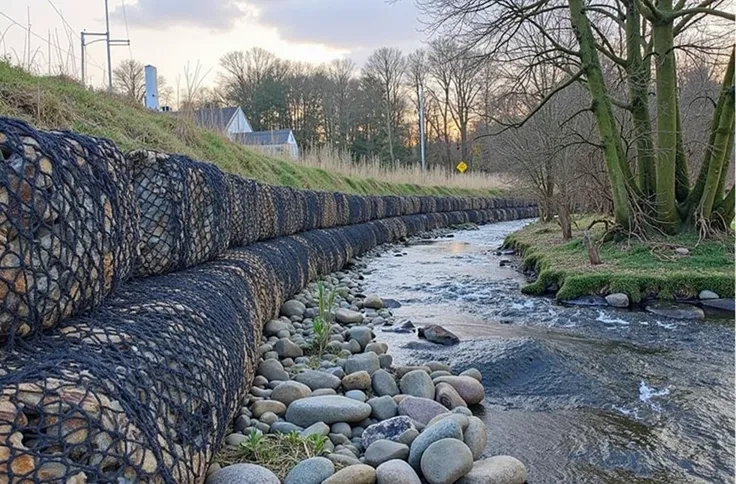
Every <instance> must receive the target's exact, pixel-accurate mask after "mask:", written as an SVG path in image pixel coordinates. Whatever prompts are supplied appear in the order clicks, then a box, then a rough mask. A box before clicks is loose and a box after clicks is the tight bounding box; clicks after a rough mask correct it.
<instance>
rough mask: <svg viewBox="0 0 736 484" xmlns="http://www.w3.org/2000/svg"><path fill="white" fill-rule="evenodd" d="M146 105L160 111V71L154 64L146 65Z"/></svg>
mask: <svg viewBox="0 0 736 484" xmlns="http://www.w3.org/2000/svg"><path fill="white" fill-rule="evenodd" d="M146 107H147V108H148V109H153V110H154V111H158V110H159V109H160V108H159V103H158V71H157V70H156V68H155V67H154V66H146Z"/></svg>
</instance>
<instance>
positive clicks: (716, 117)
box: [687, 50, 734, 215]
mask: <svg viewBox="0 0 736 484" xmlns="http://www.w3.org/2000/svg"><path fill="white" fill-rule="evenodd" d="M733 80H734V51H733V50H732V51H731V58H730V59H729V62H728V67H727V68H726V75H725V76H724V78H723V84H722V86H721V93H720V95H719V97H718V103H717V104H716V108H715V110H714V111H713V120H712V121H711V127H710V137H709V139H708V146H707V147H706V150H705V155H704V156H703V163H702V165H701V167H700V172H699V174H698V179H697V181H696V182H695V186H694V187H693V190H692V191H691V192H690V196H689V197H688V207H687V208H688V214H689V215H692V214H693V213H694V212H695V210H696V209H697V208H698V204H699V203H700V200H701V198H702V197H703V191H704V189H705V181H706V178H707V176H708V171H709V169H710V164H711V161H712V160H713V148H714V146H715V142H716V134H717V133H718V126H719V124H720V121H721V112H722V111H723V107H724V106H725V104H726V103H727V101H728V98H729V95H728V93H729V91H730V90H732V89H733Z"/></svg>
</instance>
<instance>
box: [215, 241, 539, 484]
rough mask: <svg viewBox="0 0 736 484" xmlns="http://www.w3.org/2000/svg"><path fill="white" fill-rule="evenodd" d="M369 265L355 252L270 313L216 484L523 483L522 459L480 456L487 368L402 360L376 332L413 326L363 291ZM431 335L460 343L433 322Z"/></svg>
mask: <svg viewBox="0 0 736 484" xmlns="http://www.w3.org/2000/svg"><path fill="white" fill-rule="evenodd" d="M446 232H447V231H435V232H434V235H435V236H437V235H441V234H443V233H446ZM426 238H427V235H425V236H424V239H426ZM421 239H422V238H421V237H419V238H416V239H414V240H415V241H416V240H421ZM381 253H383V254H384V255H388V256H394V257H395V256H401V250H400V249H399V248H397V246H393V247H382V248H380V249H377V250H374V251H373V253H372V255H374V256H378V255H380V254H381ZM365 267H366V263H365V262H363V261H362V260H361V259H353V260H351V262H350V264H349V265H348V267H346V268H345V269H344V270H342V271H340V272H337V273H334V274H330V275H327V276H324V277H322V278H320V279H319V280H318V281H315V282H312V283H310V284H309V285H308V287H307V288H306V289H304V290H303V291H301V292H300V293H298V294H296V295H295V296H294V297H293V298H292V299H290V300H289V301H287V302H286V303H284V305H283V306H282V307H281V317H280V318H279V319H277V320H272V321H270V322H269V323H268V324H266V326H265V327H264V335H263V338H262V344H261V346H260V347H259V348H258V351H259V353H260V355H261V360H260V363H259V365H258V369H257V372H256V373H257V376H256V377H255V380H254V382H253V387H252V388H251V390H250V393H249V394H248V395H247V396H246V399H245V400H244V401H243V407H242V409H241V412H240V414H239V415H238V416H237V418H236V419H235V421H234V422H233V425H232V430H231V432H230V433H229V434H228V435H227V436H226V437H225V442H224V444H225V445H224V447H223V450H222V451H221V452H220V454H219V456H218V458H217V459H216V463H215V464H214V465H213V466H211V468H210V472H209V477H208V480H207V482H208V484H225V483H227V484H232V483H252V482H259V483H273V484H278V483H279V482H284V483H287V484H290V483H291V484H321V483H322V482H325V483H329V484H360V483H366V484H372V483H376V482H377V483H378V484H402V483H405V484H419V483H420V477H419V476H422V477H423V478H424V479H425V481H426V482H429V483H431V484H452V483H455V482H461V483H466V484H474V483H480V482H495V483H498V484H523V483H524V482H525V480H526V475H527V474H526V468H525V466H524V464H523V463H521V462H520V461H519V460H517V459H515V458H513V457H510V456H498V455H496V456H493V457H488V458H483V457H484V452H485V450H486V445H487V441H488V431H487V429H486V426H485V423H484V422H483V421H482V420H481V419H479V418H478V417H476V416H474V415H473V409H474V408H476V409H477V408H480V407H479V404H480V403H481V402H482V400H483V399H484V397H485V391H484V388H483V385H482V380H483V378H482V375H481V373H480V371H478V370H477V369H475V368H457V367H453V366H454V365H450V364H448V363H446V362H439V361H436V360H432V359H426V360H424V361H422V362H421V364H417V365H394V363H393V358H392V356H391V354H390V353H389V345H388V344H387V343H385V342H380V343H379V342H376V341H375V337H376V333H374V330H375V331H378V329H379V328H380V330H381V331H382V332H394V331H395V332H396V333H397V334H398V333H401V334H407V333H414V330H415V329H416V328H415V327H414V326H413V325H412V324H411V323H407V322H405V321H397V320H396V318H395V317H394V315H393V313H392V310H391V309H390V308H389V307H388V306H393V305H394V304H395V303H394V302H393V301H391V300H387V301H385V302H384V301H383V300H382V299H381V298H380V297H379V296H377V295H375V294H370V295H365V294H364V293H363V288H362V284H361V281H362V280H363V279H364V276H363V274H362V272H364V271H365ZM331 315H334V319H333V318H332V316H331ZM331 319H333V320H332V322H329V321H330V320H331ZM425 336H426V338H429V339H432V340H435V341H446V342H456V341H454V340H453V335H451V334H449V333H443V332H442V331H441V330H439V329H436V328H435V331H434V332H432V331H431V330H428V331H427V333H426V334H425ZM435 344H436V343H435ZM438 347H439V346H438ZM256 477H258V479H260V480H256V481H254V479H255V478H256Z"/></svg>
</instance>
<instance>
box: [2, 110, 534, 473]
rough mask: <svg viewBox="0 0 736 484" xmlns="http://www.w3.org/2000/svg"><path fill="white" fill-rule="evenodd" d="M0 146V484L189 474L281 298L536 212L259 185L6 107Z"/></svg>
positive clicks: (521, 205) (235, 396)
mask: <svg viewBox="0 0 736 484" xmlns="http://www.w3.org/2000/svg"><path fill="white" fill-rule="evenodd" d="M0 153H1V154H2V158H0V163H1V164H0V296H1V297H2V301H3V302H2V304H3V311H2V313H1V314H0V340H1V342H2V343H3V345H4V346H3V347H1V348H0V349H1V350H2V353H0V483H3V482H8V483H24V484H25V483H37V482H38V483H40V482H58V483H67V484H81V483H89V482H114V483H118V484H119V483H133V482H153V483H159V482H160V483H189V482H193V483H200V482H203V480H204V476H205V471H206V469H207V467H208V464H209V462H210V460H211V459H212V457H213V456H214V455H215V453H216V452H217V450H218V446H219V444H220V441H221V440H222V438H223V435H224V432H225V430H226V426H227V425H228V424H229V423H230V422H231V420H232V417H233V415H234V413H235V412H236V410H237V408H238V407H239V405H240V402H241V400H242V397H243V395H244V394H245V392H246V391H247V389H248V388H249V385H250V383H251V381H252V378H253V370H254V364H255V361H256V353H255V352H256V347H257V343H258V342H259V341H260V337H261V327H262V324H263V323H264V322H265V321H267V320H269V319H271V318H273V317H275V316H276V315H277V313H278V308H279V307H280V305H281V303H282V302H283V301H284V300H285V299H287V298H288V297H290V296H291V295H292V294H294V293H296V292H298V291H299V290H300V289H301V288H302V287H304V286H305V285H306V284H307V283H308V282H309V281H310V280H312V279H314V278H315V277H316V276H317V275H319V274H325V273H329V272H333V271H336V270H338V269H340V268H341V267H342V266H344V265H345V264H346V263H347V261H348V260H349V259H350V258H351V257H353V256H355V255H359V254H362V253H364V252H365V251H367V250H369V249H371V248H373V247H375V246H377V245H380V244H383V243H386V242H391V241H396V240H399V239H401V238H403V237H407V236H410V235H412V234H416V233H419V232H422V231H425V230H430V229H434V228H438V227H446V226H449V225H453V224H458V223H466V222H474V223H484V222H492V221H498V220H510V219H516V218H522V217H532V216H536V208H535V207H534V206H533V205H531V204H529V203H527V202H523V201H518V200H506V199H486V198H472V197H397V196H359V195H349V194H342V193H330V192H317V191H311V190H294V189H291V188H288V187H274V186H268V185H263V184H260V183H257V182H255V181H253V180H246V179H243V178H239V177H236V176H234V175H226V174H224V173H222V172H221V171H220V170H219V169H217V168H216V167H214V166H213V165H210V164H207V163H202V162H198V161H195V160H192V159H190V158H187V157H185V156H181V155H171V154H164V153H156V152H151V151H135V152H132V153H129V154H128V155H126V157H125V158H123V157H122V155H121V154H120V153H119V152H118V151H117V149H116V148H115V146H114V145H113V144H112V143H110V142H109V141H105V140H100V139H95V138H91V137H85V136H80V135H76V134H73V133H56V132H39V131H36V130H34V129H32V128H31V127H30V126H28V125H26V124H25V123H22V122H20V121H15V120H9V119H4V118H0ZM228 247H230V249H228ZM142 276H145V277H142ZM128 278H130V279H129V280H127V281H126V282H125V283H124V284H120V283H121V282H123V281H124V280H126V279H128ZM118 286H119V287H118ZM114 289H115V291H114V292H113V290H114ZM41 329H44V330H45V331H40V330H41ZM16 336H29V337H28V338H16Z"/></svg>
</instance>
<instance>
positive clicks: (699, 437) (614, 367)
mask: <svg viewBox="0 0 736 484" xmlns="http://www.w3.org/2000/svg"><path fill="white" fill-rule="evenodd" d="M525 223H527V222H524V221H515V222H502V223H497V224H491V225H486V226H483V227H481V228H480V230H477V231H462V232H457V233H455V234H454V237H453V238H442V239H436V240H431V241H430V240H427V241H422V242H420V243H416V244H411V245H409V246H408V247H405V248H402V249H401V253H402V254H403V255H402V256H396V255H395V254H394V253H393V252H388V253H384V254H383V255H382V256H381V257H378V258H375V259H371V261H370V263H369V266H368V271H367V272H366V280H365V281H364V283H365V290H366V292H368V293H377V294H380V295H382V296H383V297H386V298H392V299H396V300H397V301H399V302H400V303H401V304H402V306H401V307H400V308H397V309H394V313H395V314H396V316H397V317H399V318H407V319H410V320H411V321H413V322H414V324H416V325H421V324H427V323H435V324H440V325H442V326H444V327H445V328H447V329H449V330H451V331H453V332H454V333H455V334H457V335H458V336H459V337H460V339H461V343H460V344H459V345H456V346H453V347H442V346H437V345H433V344H431V343H428V342H426V341H420V340H417V338H416V336H415V335H412V334H397V333H389V332H382V331H381V330H380V329H377V330H376V333H377V335H378V339H379V340H381V341H386V342H388V343H389V344H390V345H391V351H392V354H393V355H394V360H395V361H396V362H397V363H407V364H408V363H417V362H420V361H422V360H424V361H426V360H428V359H436V360H440V361H445V362H448V363H450V364H451V365H452V366H453V367H454V368H455V369H459V370H462V369H465V368H468V367H471V366H474V367H476V368H478V369H480V370H481V372H483V378H484V380H483V383H484V386H485V389H486V395H487V398H486V400H485V401H484V402H483V406H482V408H478V409H475V410H476V413H477V414H479V415H480V416H481V418H482V419H484V421H485V422H486V424H487V426H488V431H489V444H488V448H487V449H486V456H491V455H498V454H507V455H513V456H515V457H517V458H519V459H521V460H522V461H523V462H524V463H525V464H526V465H527V468H528V469H529V480H528V482H529V483H530V484H537V483H691V482H709V483H710V482H717V483H720V482H734V478H733V475H734V445H735V441H734V322H733V320H722V319H721V320H716V319H708V320H705V321H700V322H685V321H675V320H667V319H664V318H661V317H656V316H653V315H650V314H647V313H643V312H637V311H628V310H614V309H609V308H604V309H596V308H569V307H562V306H558V305H556V304H555V303H554V301H553V300H550V299H546V298H534V297H529V296H524V295H523V294H521V292H520V291H519V288H520V286H521V285H523V284H524V282H525V281H524V277H523V276H522V275H520V274H519V273H517V272H516V271H515V270H513V269H512V268H510V267H500V260H501V259H507V257H499V256H495V255H493V251H494V250H495V249H496V248H497V247H498V246H499V245H500V244H501V242H502V241H503V238H504V237H505V236H506V235H508V234H509V233H510V232H512V231H514V230H517V229H519V228H521V227H522V226H524V225H525Z"/></svg>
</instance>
